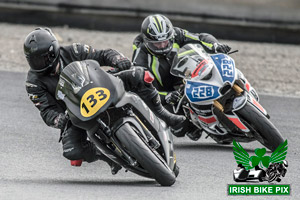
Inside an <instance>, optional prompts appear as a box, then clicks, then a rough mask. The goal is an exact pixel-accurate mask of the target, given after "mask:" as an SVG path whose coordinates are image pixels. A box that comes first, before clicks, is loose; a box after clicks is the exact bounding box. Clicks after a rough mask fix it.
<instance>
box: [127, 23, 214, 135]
mask: <svg viewBox="0 0 300 200" xmlns="http://www.w3.org/2000/svg"><path fill="white" fill-rule="evenodd" d="M174 30H175V38H174V43H173V49H172V50H171V51H170V52H169V53H168V54H166V55H160V56H156V55H155V54H153V53H152V52H151V51H150V50H149V49H147V47H146V46H145V44H144V43H143V36H142V34H139V35H138V36H137V37H136V38H135V40H134V42H133V50H134V52H133V57H132V62H133V64H134V65H136V66H142V67H145V69H147V70H149V71H150V72H151V73H152V74H153V75H154V77H155V80H154V81H153V85H154V87H155V88H156V89H157V90H158V91H159V94H160V97H161V100H162V103H163V104H165V106H166V108H168V106H167V105H166V102H165V101H164V99H165V96H166V95H167V94H168V92H170V91H174V90H175V89H174V86H177V85H180V84H182V79H181V78H179V77H176V76H173V75H172V74H171V73H170V70H171V66H172V64H173V63H175V62H176V61H177V59H178V53H179V49H180V48H181V47H183V46H184V45H186V44H189V43H198V44H201V45H202V46H203V48H204V49H205V50H206V51H207V52H209V53H214V52H213V44H214V43H218V40H217V39H216V38H215V37H214V36H212V35H210V34H207V33H200V34H199V33H190V32H188V31H187V30H183V29H181V28H177V27H174ZM168 110H171V109H170V108H168ZM183 126H186V127H185V128H184V129H181V131H180V132H178V133H174V135H176V136H184V134H185V132H187V131H189V130H190V129H192V128H191V127H194V126H193V125H192V124H191V123H189V122H188V121H186V123H184V125H183Z"/></svg>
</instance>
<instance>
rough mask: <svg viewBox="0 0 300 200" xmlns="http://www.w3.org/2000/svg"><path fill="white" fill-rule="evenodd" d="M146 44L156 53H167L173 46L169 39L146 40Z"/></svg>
mask: <svg viewBox="0 0 300 200" xmlns="http://www.w3.org/2000/svg"><path fill="white" fill-rule="evenodd" d="M145 42H146V46H147V47H148V48H149V49H150V50H151V51H152V52H154V53H166V52H168V51H169V50H170V48H171V46H172V42H171V41H170V40H169V39H168V40H163V41H149V40H146V41H145Z"/></svg>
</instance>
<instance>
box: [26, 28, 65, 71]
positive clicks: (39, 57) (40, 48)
mask: <svg viewBox="0 0 300 200" xmlns="http://www.w3.org/2000/svg"><path fill="white" fill-rule="evenodd" d="M24 54H25V56H26V59H27V61H28V63H29V65H30V68H31V70H32V71H34V72H38V73H45V72H51V71H52V70H53V68H55V67H56V66H57V64H58V60H59V59H58V57H59V44H58V41H57V39H56V37H55V36H54V34H53V33H52V31H51V30H50V29H49V28H37V29H35V30H34V31H32V32H31V33H29V34H28V35H27V37H26V38H25V42H24Z"/></svg>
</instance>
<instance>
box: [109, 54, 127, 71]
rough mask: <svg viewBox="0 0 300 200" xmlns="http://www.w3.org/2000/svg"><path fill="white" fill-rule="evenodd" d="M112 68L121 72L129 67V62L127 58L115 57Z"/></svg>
mask: <svg viewBox="0 0 300 200" xmlns="http://www.w3.org/2000/svg"><path fill="white" fill-rule="evenodd" d="M112 66H113V67H115V68H117V69H119V70H120V71H123V70H126V69H129V68H130V67H131V62H130V60H129V59H128V58H126V57H123V56H121V55H117V56H115V58H114V59H113V62H112Z"/></svg>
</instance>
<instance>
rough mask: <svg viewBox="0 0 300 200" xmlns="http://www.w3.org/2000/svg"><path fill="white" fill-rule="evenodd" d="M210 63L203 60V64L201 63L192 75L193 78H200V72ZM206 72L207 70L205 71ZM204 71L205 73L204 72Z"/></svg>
mask: <svg viewBox="0 0 300 200" xmlns="http://www.w3.org/2000/svg"><path fill="white" fill-rule="evenodd" d="M207 63H208V61H207V60H203V61H202V62H200V63H199V65H197V67H196V69H195V70H194V71H193V73H192V78H194V77H195V76H198V73H199V71H200V70H201V69H202V68H203V67H204V66H205V65H206V64H207ZM204 71H205V70H204ZM204 71H203V72H204Z"/></svg>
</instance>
